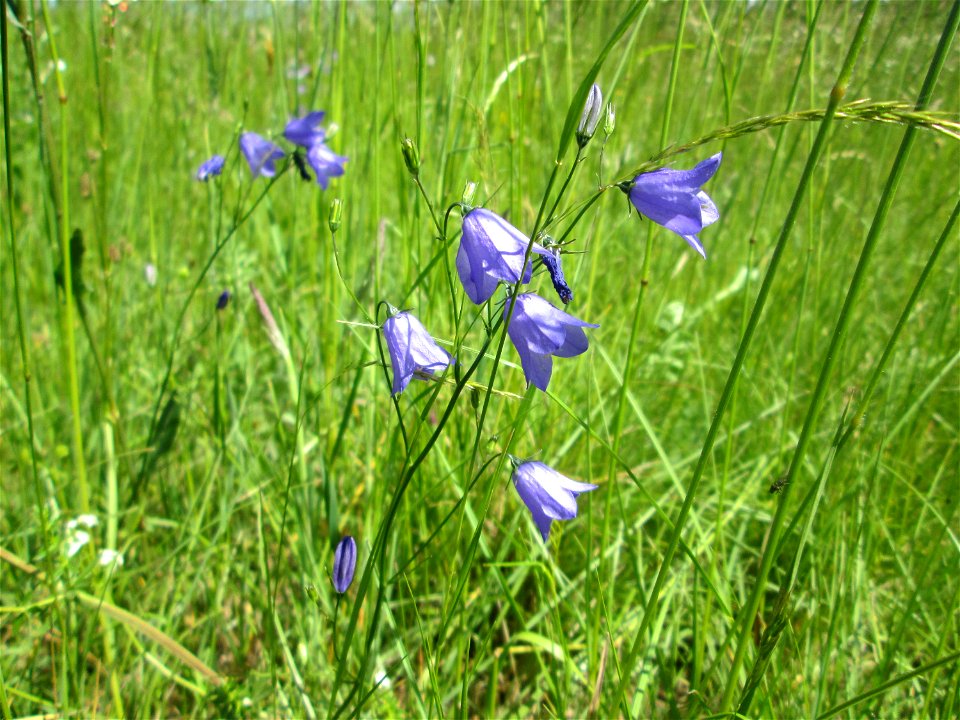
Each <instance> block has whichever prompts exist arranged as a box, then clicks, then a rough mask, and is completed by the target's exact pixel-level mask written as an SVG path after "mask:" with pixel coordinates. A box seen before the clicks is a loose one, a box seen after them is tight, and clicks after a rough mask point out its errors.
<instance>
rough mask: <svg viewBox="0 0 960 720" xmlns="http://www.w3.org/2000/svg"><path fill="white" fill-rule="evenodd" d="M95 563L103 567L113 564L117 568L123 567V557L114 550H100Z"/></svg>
mask: <svg viewBox="0 0 960 720" xmlns="http://www.w3.org/2000/svg"><path fill="white" fill-rule="evenodd" d="M97 562H99V563H100V564H101V565H103V566H104V567H107V566H109V565H114V564H116V565H117V566H118V567H123V555H122V554H121V553H118V552H117V551H116V550H110V549H105V550H101V551H100V556H99V557H98V558H97Z"/></svg>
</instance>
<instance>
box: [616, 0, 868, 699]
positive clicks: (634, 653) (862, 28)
mask: <svg viewBox="0 0 960 720" xmlns="http://www.w3.org/2000/svg"><path fill="white" fill-rule="evenodd" d="M876 9H877V0H871V2H870V3H869V4H868V5H867V7H866V8H865V9H864V13H863V16H862V17H861V19H860V24H859V26H858V27H857V31H856V34H855V36H854V38H853V41H852V43H851V45H850V49H849V50H848V52H847V57H846V59H845V60H844V63H843V66H842V68H841V70H840V72H839V74H838V77H837V82H836V85H835V86H834V88H833V90H832V92H831V93H830V102H829V104H828V105H827V109H826V111H825V114H824V118H823V122H822V123H821V124H820V128H819V131H818V132H817V137H816V139H815V140H814V144H813V149H812V150H811V152H810V155H809V157H808V158H807V162H806V165H805V166H804V169H803V174H802V176H801V177H800V182H799V184H798V186H797V190H796V192H795V193H794V196H793V201H792V202H791V204H790V209H789V210H788V212H787V215H786V217H785V218H784V222H783V227H782V228H781V230H780V235H779V237H778V238H777V243H776V246H775V248H774V251H773V255H772V256H771V258H770V265H769V267H768V269H767V273H766V275H765V276H764V279H763V283H762V284H761V286H760V290H759V292H758V294H757V300H756V303H755V304H754V307H753V312H752V313H751V314H750V320H749V321H748V322H747V328H746V330H745V331H744V334H743V337H742V338H741V340H740V345H739V347H738V348H737V355H736V357H735V358H734V361H733V364H732V365H731V367H730V372H729V373H728V375H727V380H726V383H725V384H724V387H723V391H722V393H721V395H720V400H719V401H718V403H717V409H716V411H715V412H714V414H713V419H712V421H711V423H710V427H709V429H708V430H707V436H706V439H705V440H704V444H703V449H702V450H701V452H700V458H699V459H698V460H697V465H696V467H695V468H694V471H693V476H692V477H691V478H690V483H689V485H688V487H687V493H686V495H685V496H684V499H683V505H682V506H681V508H680V512H679V514H678V515H677V520H676V522H675V523H674V529H673V532H672V533H671V534H670V540H669V543H668V545H667V550H666V552H665V554H664V558H663V561H662V562H661V563H660V569H659V570H658V572H657V578H656V580H655V582H654V586H653V589H652V590H651V591H650V595H649V596H648V599H647V603H646V606H645V608H644V612H643V619H642V620H641V622H640V627H639V628H638V629H637V633H636V635H635V636H634V640H633V643H632V645H631V646H630V649H629V651H628V653H627V655H626V658H625V659H624V662H623V663H622V666H621V667H622V669H623V676H622V679H621V681H620V683H619V685H620V687H619V688H618V691H617V692H618V695H620V696H621V697H622V695H623V693H624V691H625V687H624V686H625V685H626V684H627V683H631V682H632V678H633V671H634V668H635V667H636V663H637V658H638V655H639V652H640V648H641V645H642V643H643V641H644V638H645V636H646V633H647V630H648V629H649V628H650V624H651V622H652V621H653V618H654V617H655V616H656V615H657V611H658V609H659V600H660V592H661V591H662V590H663V586H664V584H665V583H666V580H667V575H668V574H669V572H670V566H671V563H672V561H673V558H674V557H675V555H676V553H677V549H678V548H679V546H680V536H681V534H682V533H683V528H684V525H685V524H686V520H687V517H688V516H689V514H690V509H691V508H692V507H693V500H694V498H695V497H696V494H697V490H698V488H699V487H700V481H701V480H702V478H703V473H704V470H705V469H706V466H707V463H708V462H709V459H710V456H711V455H712V453H713V447H714V443H715V442H716V439H717V435H718V434H719V432H720V426H721V424H722V422H723V414H724V412H725V411H726V409H727V405H728V404H729V402H730V398H731V397H732V395H733V388H734V386H735V385H736V381H737V378H738V376H739V375H740V371H741V369H742V368H743V363H744V360H745V359H746V356H747V351H748V350H749V349H750V345H751V344H752V342H753V337H754V334H755V333H756V330H757V326H758V325H759V323H760V317H761V315H762V314H763V309H764V307H765V305H766V302H767V297H768V296H769V295H770V289H771V287H772V286H773V281H774V279H775V278H776V274H777V269H778V268H779V265H780V260H781V259H782V257H783V253H784V250H785V249H786V246H787V240H788V239H789V237H790V234H791V232H792V230H793V226H794V223H795V222H796V219H797V214H798V213H799V212H800V206H801V204H802V203H803V199H804V195H805V193H806V189H807V186H808V185H809V183H810V178H811V177H812V175H813V170H814V168H815V167H816V165H817V162H818V160H819V159H820V156H821V154H822V152H823V148H824V146H825V145H826V139H827V135H828V134H829V130H830V126H831V124H832V121H833V117H834V114H835V113H836V110H837V108H838V106H839V105H840V101H841V100H842V99H843V96H844V94H845V92H846V88H847V83H848V82H849V80H850V75H851V74H852V72H853V67H854V65H855V64H856V59H857V56H858V55H859V53H860V49H861V47H862V46H863V43H864V40H865V39H866V34H867V28H868V27H869V26H870V22H871V21H872V19H873V15H874V13H875V12H876Z"/></svg>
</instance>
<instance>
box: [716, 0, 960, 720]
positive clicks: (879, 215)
mask: <svg viewBox="0 0 960 720" xmlns="http://www.w3.org/2000/svg"><path fill="white" fill-rule="evenodd" d="M864 14H865V15H866V13H864ZM958 25H960V0H958V1H957V2H954V4H953V7H952V8H951V11H950V15H949V16H948V17H947V20H946V23H945V24H944V28H943V34H942V35H941V36H940V42H939V43H938V45H937V49H936V52H935V53H934V56H933V59H932V60H931V61H930V67H929V69H928V71H927V76H926V78H925V79H924V82H923V87H922V88H921V89H920V95H919V97H918V98H917V105H916V108H917V110H918V111H922V110H923V109H924V108H925V107H926V106H927V104H928V103H929V102H930V98H931V96H932V94H933V89H934V87H935V86H936V83H937V79H938V78H939V76H940V70H941V69H942V68H943V64H944V62H945V61H946V56H947V52H948V50H949V48H950V44H951V42H952V40H953V37H954V35H955V34H956V32H957V27H958ZM915 139H916V128H915V127H914V126H909V127H908V128H907V129H906V130H905V131H904V134H903V140H902V142H901V143H900V149H899V150H898V151H897V157H896V158H895V159H894V162H893V167H891V169H890V174H889V176H888V178H887V182H886V184H885V185H884V188H883V193H882V195H881V196H880V201H879V203H878V204H877V210H876V213H875V214H874V218H873V222H872V224H871V225H870V230H869V231H868V233H867V238H866V240H865V241H864V244H863V249H862V250H861V251H860V259H859V261H858V262H857V267H856V269H855V270H854V273H853V277H852V279H851V280H850V287H849V289H848V290H847V295H846V297H845V298H844V302H843V307H842V308H841V309H840V315H839V317H838V318H837V323H836V326H835V328H834V331H833V334H832V336H831V338H830V345H829V346H828V348H827V351H826V352H825V353H824V356H823V360H822V363H821V369H820V376H819V377H818V379H817V385H816V388H815V389H814V391H813V396H812V397H811V399H810V404H809V406H808V409H807V415H806V418H805V419H804V422H803V427H802V429H801V431H800V437H799V439H798V440H797V447H796V450H795V451H794V455H793V460H792V461H791V463H790V468H789V469H788V471H787V481H786V482H787V484H786V486H785V487H784V490H783V492H782V493H781V495H780V500H779V502H778V503H777V511H776V514H775V515H774V518H773V521H772V523H771V526H770V535H769V540H768V541H767V546H766V550H765V551H764V553H763V559H762V560H761V564H760V570H759V572H758V573H757V579H756V582H755V584H754V587H753V592H752V593H751V595H750V598H749V600H748V601H747V603H746V605H745V610H744V612H743V614H742V615H741V624H740V632H739V633H738V635H737V649H736V653H735V655H734V658H733V665H732V668H731V671H730V674H729V676H728V678H727V685H726V689H725V690H724V694H723V703H722V706H721V709H722V710H728V709H730V707H731V705H732V702H733V694H734V692H735V689H736V687H737V683H738V675H739V671H740V666H741V665H742V663H743V660H744V656H745V653H746V650H747V647H748V645H749V644H750V632H751V628H752V627H753V619H754V616H755V615H756V613H757V608H758V607H759V606H760V601H761V599H762V597H763V593H764V592H765V591H766V583H767V578H768V577H769V575H770V570H771V568H772V567H773V561H774V560H775V559H776V557H777V556H778V554H779V551H780V547H779V544H780V539H781V537H782V535H783V530H784V527H785V523H786V514H787V506H788V504H789V500H790V496H791V494H792V488H793V486H794V484H795V483H794V482H793V481H794V479H795V478H796V477H797V471H798V470H799V467H800V465H801V464H802V462H803V458H804V455H805V453H806V449H807V445H808V444H809V442H810V438H811V435H812V433H813V429H814V428H815V427H816V424H817V420H818V418H819V416H820V410H821V408H822V405H823V400H824V396H825V395H826V390H827V384H828V383H829V380H830V375H831V371H832V370H833V365H834V363H835V362H836V357H837V354H838V350H839V346H840V343H841V342H842V341H843V339H844V338H845V337H846V333H847V328H848V326H849V323H850V319H851V317H852V314H853V312H852V311H853V309H854V308H855V307H856V303H857V298H858V297H859V294H860V288H861V286H862V285H863V281H864V278H865V277H866V274H867V268H868V266H869V263H870V259H871V257H872V255H873V251H874V249H875V247H876V244H877V241H878V239H879V237H880V233H881V231H882V230H883V226H884V224H885V223H886V219H887V214H888V212H889V210H890V206H891V205H892V204H893V198H894V196H895V195H896V190H897V187H898V186H899V184H900V177H901V176H902V174H903V170H904V167H905V166H906V162H907V158H908V157H909V155H910V149H911V147H912V146H913V143H914V141H915ZM748 709H749V703H744V705H742V706H741V708H740V712H741V713H746V711H747V710H748Z"/></svg>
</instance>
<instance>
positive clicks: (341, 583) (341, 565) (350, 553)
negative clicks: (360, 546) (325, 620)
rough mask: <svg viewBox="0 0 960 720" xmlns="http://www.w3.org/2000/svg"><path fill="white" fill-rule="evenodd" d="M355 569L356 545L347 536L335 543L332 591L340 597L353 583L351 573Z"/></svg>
mask: <svg viewBox="0 0 960 720" xmlns="http://www.w3.org/2000/svg"><path fill="white" fill-rule="evenodd" d="M356 568H357V543H356V541H355V540H354V539H353V538H352V537H350V536H349V535H344V536H343V539H341V540H340V542H339V543H337V549H336V550H335V551H334V553H333V589H334V590H336V591H337V592H338V593H340V594H341V595H342V594H343V593H345V592H346V591H347V588H348V587H350V583H352V582H353V572H354V570H356Z"/></svg>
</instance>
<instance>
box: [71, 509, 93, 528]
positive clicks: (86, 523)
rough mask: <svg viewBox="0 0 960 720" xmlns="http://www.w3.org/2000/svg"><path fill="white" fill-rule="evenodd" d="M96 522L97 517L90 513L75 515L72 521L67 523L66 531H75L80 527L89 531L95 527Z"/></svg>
mask: <svg viewBox="0 0 960 720" xmlns="http://www.w3.org/2000/svg"><path fill="white" fill-rule="evenodd" d="M98 522H99V520H97V516H96V515H92V514H91V513H85V514H83V515H77V517H75V518H74V519H73V520H68V521H67V530H76V529H77V528H78V527H80V526H81V525H83V527H85V528H87V529H88V530H89V529H90V528H94V527H96V526H97V523H98Z"/></svg>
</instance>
